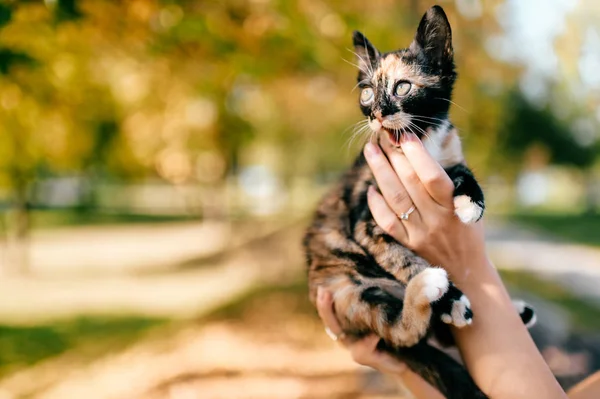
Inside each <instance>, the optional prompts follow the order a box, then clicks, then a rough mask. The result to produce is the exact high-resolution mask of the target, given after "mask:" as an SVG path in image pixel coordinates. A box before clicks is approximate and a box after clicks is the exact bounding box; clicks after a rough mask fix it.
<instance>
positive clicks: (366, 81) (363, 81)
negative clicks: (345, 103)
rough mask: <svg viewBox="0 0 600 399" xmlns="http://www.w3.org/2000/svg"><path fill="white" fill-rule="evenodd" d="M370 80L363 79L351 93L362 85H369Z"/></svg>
mask: <svg viewBox="0 0 600 399" xmlns="http://www.w3.org/2000/svg"><path fill="white" fill-rule="evenodd" d="M369 82H370V80H369V79H363V80H361V81H360V82H358V83H357V84H356V85H355V86H354V87H353V88H352V90H350V93H352V92H353V91H354V90H355V89H356V88H357V87H358V86H360V85H361V84H367V83H369Z"/></svg>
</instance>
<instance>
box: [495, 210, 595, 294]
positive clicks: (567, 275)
mask: <svg viewBox="0 0 600 399" xmlns="http://www.w3.org/2000/svg"><path fill="white" fill-rule="evenodd" d="M486 228H487V247H488V252H489V253H490V256H491V258H492V259H493V260H494V262H495V263H496V265H498V267H502V268H506V269H516V270H525V271H530V272H533V273H535V274H537V275H538V276H539V277H541V278H544V279H548V280H551V281H554V282H556V283H558V284H560V285H562V286H563V287H565V288H567V289H569V290H570V291H571V292H572V293H573V294H575V295H576V296H579V297H582V298H585V299H588V300H591V301H593V302H595V303H597V304H600V289H599V288H598V287H600V249H598V248H594V247H589V246H585V245H578V244H572V243H568V242H562V241H559V240H555V239H552V238H549V237H546V236H544V235H542V234H540V233H538V232H535V231H533V230H529V229H526V228H524V227H520V226H516V225H514V224H509V223H501V222H498V221H494V222H491V223H488V224H487V225H486Z"/></svg>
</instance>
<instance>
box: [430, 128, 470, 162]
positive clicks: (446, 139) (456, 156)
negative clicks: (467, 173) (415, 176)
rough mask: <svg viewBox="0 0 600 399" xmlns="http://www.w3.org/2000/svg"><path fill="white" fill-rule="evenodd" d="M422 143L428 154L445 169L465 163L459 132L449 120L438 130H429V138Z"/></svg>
mask: <svg viewBox="0 0 600 399" xmlns="http://www.w3.org/2000/svg"><path fill="white" fill-rule="evenodd" d="M421 141H422V142H423V145H424V146H425V149H426V150H427V152H428V153H429V154H430V155H431V156H432V157H433V159H435V160H436V161H438V163H439V164H440V165H442V167H444V168H446V167H449V166H453V165H456V164H459V163H461V162H464V156H463V152H462V146H461V143H460V138H459V137H458V132H457V131H456V128H455V127H453V126H452V125H451V124H450V122H449V121H448V120H446V121H444V122H443V123H442V124H441V125H439V126H438V127H436V128H429V129H427V136H424V137H423V138H422V139H421Z"/></svg>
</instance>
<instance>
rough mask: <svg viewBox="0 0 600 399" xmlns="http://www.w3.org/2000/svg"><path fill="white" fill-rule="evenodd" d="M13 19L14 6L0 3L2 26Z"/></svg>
mask: <svg viewBox="0 0 600 399" xmlns="http://www.w3.org/2000/svg"><path fill="white" fill-rule="evenodd" d="M11 19H12V8H10V7H9V6H8V5H7V4H1V3H0V28H2V27H3V26H4V25H6V24H8V23H9V22H10V20H11Z"/></svg>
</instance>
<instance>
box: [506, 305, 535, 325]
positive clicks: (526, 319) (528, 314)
mask: <svg viewBox="0 0 600 399" xmlns="http://www.w3.org/2000/svg"><path fill="white" fill-rule="evenodd" d="M512 303H513V306H514V307H515V309H516V310H517V312H518V313H519V316H520V317H521V320H522V321H523V324H525V327H527V328H531V327H533V326H535V323H536V322H537V316H536V314H535V310H534V309H533V308H532V307H531V306H529V305H528V304H526V303H525V302H524V301H521V300H514V301H512Z"/></svg>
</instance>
